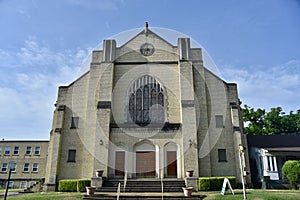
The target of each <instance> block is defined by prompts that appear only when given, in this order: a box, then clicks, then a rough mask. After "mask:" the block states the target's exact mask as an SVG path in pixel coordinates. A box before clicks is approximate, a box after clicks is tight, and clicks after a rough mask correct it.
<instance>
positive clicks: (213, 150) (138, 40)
mask: <svg viewBox="0 0 300 200" xmlns="http://www.w3.org/2000/svg"><path fill="white" fill-rule="evenodd" d="M205 65H206V63H205V60H204V58H203V55H202V49H201V48H192V47H191V44H190V39H189V38H178V43H177V45H176V46H174V45H172V44H171V43H169V42H168V41H167V40H166V39H163V38H162V37H161V36H159V35H157V34H156V33H154V32H152V31H151V30H150V29H148V25H147V24H146V26H145V29H144V30H142V31H141V32H140V33H138V34H137V35H135V36H134V37H132V38H131V39H129V40H128V41H127V42H126V43H125V44H123V45H121V46H117V42H116V41H115V40H113V39H110V40H104V42H103V50H95V51H93V53H92V60H91V63H90V69H89V71H88V72H87V73H85V74H84V75H82V76H81V77H79V78H78V79H77V80H76V81H74V82H73V83H71V84H70V85H68V86H61V87H59V91H58V98H57V102H56V109H55V112H54V116H53V127H52V131H51V136H50V143H49V156H48V161H47V172H46V184H45V187H46V190H53V189H54V188H55V185H56V183H57V182H58V181H59V180H61V179H75V178H91V177H93V176H94V172H95V170H96V169H103V170H104V176H106V177H109V178H118V177H123V176H124V174H125V173H127V176H128V178H140V177H143V178H171V177H173V178H174V177H175V178H184V177H185V171H186V170H191V169H192V170H194V175H195V176H236V177H237V180H238V182H241V171H240V160H239V145H243V146H247V142H246V137H245V135H244V134H243V133H242V130H243V122H242V116H241V110H240V105H239V104H240V102H239V98H238V92H237V85H236V84H234V83H226V82H224V81H223V80H222V79H221V78H219V77H218V76H217V75H216V74H213V73H212V72H211V71H209V70H207V69H206V68H205ZM247 156H248V155H247V153H246V155H245V159H243V162H242V163H243V164H244V165H247V166H246V167H248V164H249V163H248V157H247ZM248 182H249V181H248Z"/></svg>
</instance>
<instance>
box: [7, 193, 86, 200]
mask: <svg viewBox="0 0 300 200" xmlns="http://www.w3.org/2000/svg"><path fill="white" fill-rule="evenodd" d="M82 196H83V195H82V194H80V193H77V192H47V193H44V192H41V193H29V194H21V195H18V196H11V197H9V198H8V199H14V200H29V199H30V200H33V199H34V200H39V199H41V200H60V199H64V200H78V199H82Z"/></svg>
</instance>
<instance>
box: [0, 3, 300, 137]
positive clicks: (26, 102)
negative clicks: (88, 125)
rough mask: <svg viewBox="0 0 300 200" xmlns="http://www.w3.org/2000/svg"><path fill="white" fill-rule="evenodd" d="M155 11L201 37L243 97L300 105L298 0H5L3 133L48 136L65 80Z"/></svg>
mask: <svg viewBox="0 0 300 200" xmlns="http://www.w3.org/2000/svg"><path fill="white" fill-rule="evenodd" d="M146 21H148V22H149V26H150V28H151V26H152V27H162V28H168V29H173V30H176V31H179V32H181V33H184V34H186V35H189V36H190V37H192V38H193V39H194V40H196V41H197V42H198V43H200V44H201V45H202V46H203V47H204V48H205V49H206V50H207V51H208V52H209V54H210V55H211V57H212V58H213V60H214V62H215V63H216V64H217V66H218V68H219V70H220V72H221V74H222V78H223V79H224V80H226V81H228V82H236V83H237V84H238V88H239V95H240V98H241V100H242V101H243V103H244V104H247V105H249V106H251V107H255V108H265V109H267V110H269V109H270V108H271V107H277V106H281V107H282V108H283V110H284V111H286V112H289V111H291V110H293V111H296V110H298V109H300V105H299V99H300V1H299V0H264V1H241V0H226V1H221V0H219V1H217V0H194V1H183V0H182V1H176V0H157V1H142V0H128V1H126V0H51V1H50V0H0V138H5V139H48V138H49V132H50V130H51V123H52V115H53V110H54V105H53V104H54V103H55V101H56V96H57V88H58V86H59V85H67V84H69V83H71V82H72V81H73V80H75V79H76V77H77V76H78V71H79V70H80V65H81V63H82V61H83V60H84V58H86V56H87V55H88V54H89V52H90V51H91V50H92V49H93V48H94V47H95V46H97V45H98V44H99V43H101V42H102V40H103V39H106V38H108V37H110V36H112V35H115V34H118V33H120V32H122V31H126V30H129V29H133V28H139V27H140V28H142V27H143V26H144V23H145V22H146Z"/></svg>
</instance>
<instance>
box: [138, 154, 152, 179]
mask: <svg viewBox="0 0 300 200" xmlns="http://www.w3.org/2000/svg"><path fill="white" fill-rule="evenodd" d="M136 177H137V178H139V177H140V178H141V177H155V151H137V152H136Z"/></svg>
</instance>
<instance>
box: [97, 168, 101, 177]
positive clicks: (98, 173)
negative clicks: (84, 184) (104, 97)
mask: <svg viewBox="0 0 300 200" xmlns="http://www.w3.org/2000/svg"><path fill="white" fill-rule="evenodd" d="M102 175H103V170H100V169H97V170H96V177H102Z"/></svg>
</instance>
